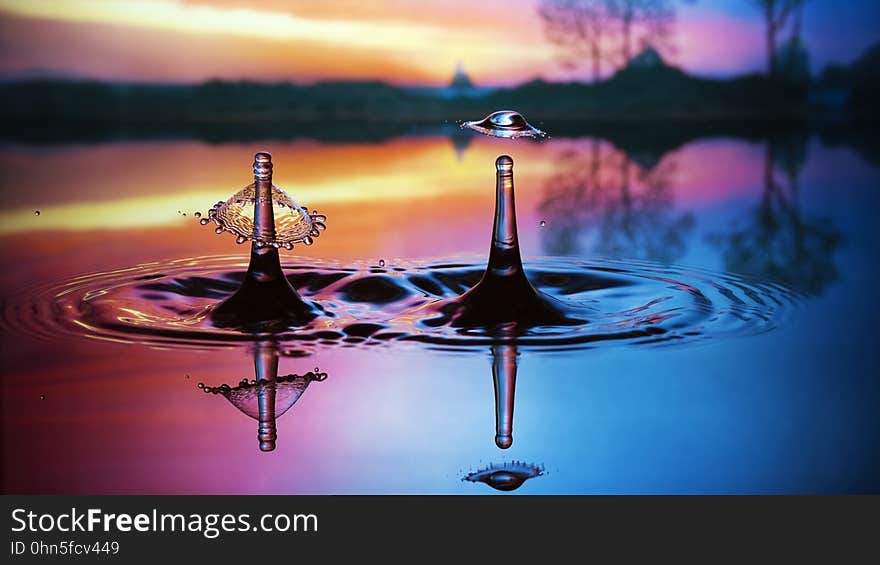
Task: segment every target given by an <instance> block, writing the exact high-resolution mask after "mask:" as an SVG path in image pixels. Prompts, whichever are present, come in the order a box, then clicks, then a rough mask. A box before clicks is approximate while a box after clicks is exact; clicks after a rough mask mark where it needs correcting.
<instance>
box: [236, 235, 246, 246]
mask: <svg viewBox="0 0 880 565" xmlns="http://www.w3.org/2000/svg"><path fill="white" fill-rule="evenodd" d="M245 241H247V238H246V237H245V236H243V235H240V236H238V237H236V238H235V243H237V244H239V245H241V244H242V243H244V242H245Z"/></svg>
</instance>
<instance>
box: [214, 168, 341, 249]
mask: <svg viewBox="0 0 880 565" xmlns="http://www.w3.org/2000/svg"><path fill="white" fill-rule="evenodd" d="M256 204H257V192H256V186H255V185H253V184H250V185H248V186H246V187H244V188H243V189H242V190H240V191H238V192H237V193H235V194H234V195H233V196H232V197H231V198H229V200H227V201H226V202H218V203H217V204H216V205H214V207H213V208H211V210H210V211H209V212H208V218H210V220H212V221H213V222H214V223H215V224H217V229H216V230H215V231H216V232H217V233H221V232H223V231H228V232H230V233H232V234H233V235H235V236H236V238H237V240H241V241H242V242H244V241H247V240H252V241H255V242H256V243H257V244H258V245H261V246H272V247H284V248H285V249H291V248H292V247H293V245H294V244H295V243H305V244H306V245H309V244H311V242H312V238H315V237H318V236H319V235H321V232H322V231H323V229H324V223H323V222H324V221H326V217H325V216H323V215H317V214H309V212H308V210H307V209H306V208H304V207H302V206H300V205H299V204H297V203H296V202H295V201H294V200H293V199H292V198H291V197H290V196H288V195H287V193H285V192H284V191H283V190H281V189H280V188H278V187H277V186H275V185H272V212H273V214H274V217H275V236H274V238H272V239H264V238H259V237H255V235H254V211H255V208H256Z"/></svg>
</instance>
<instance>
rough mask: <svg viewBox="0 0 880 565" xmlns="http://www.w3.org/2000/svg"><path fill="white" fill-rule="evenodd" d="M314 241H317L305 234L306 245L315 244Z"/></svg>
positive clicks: (304, 241)
mask: <svg viewBox="0 0 880 565" xmlns="http://www.w3.org/2000/svg"><path fill="white" fill-rule="evenodd" d="M314 242H315V240H314V239H312V237H311V236H308V235H307V236H305V237H304V238H303V243H305V244H306V245H311V244H313V243H314Z"/></svg>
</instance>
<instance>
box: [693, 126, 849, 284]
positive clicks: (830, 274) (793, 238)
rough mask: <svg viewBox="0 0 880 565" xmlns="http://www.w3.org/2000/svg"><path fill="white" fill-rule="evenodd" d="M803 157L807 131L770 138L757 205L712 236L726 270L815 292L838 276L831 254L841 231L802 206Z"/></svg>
mask: <svg viewBox="0 0 880 565" xmlns="http://www.w3.org/2000/svg"><path fill="white" fill-rule="evenodd" d="M806 157H807V137H806V136H805V135H800V136H795V135H789V136H785V137H777V138H772V137H771V138H769V139H768V140H767V141H766V144H765V152H764V172H763V184H764V190H763V193H762V195H761V200H760V202H759V204H758V206H757V207H756V208H754V210H753V212H752V213H751V215H750V216H749V217H748V218H747V220H746V221H745V222H744V223H742V224H740V225H738V226H735V227H733V229H732V230H731V231H730V232H729V233H727V234H724V235H713V236H711V237H710V240H711V241H713V242H714V243H715V244H716V245H718V246H719V247H721V248H722V250H723V260H724V264H725V268H726V269H727V270H729V271H732V272H736V273H741V274H746V275H754V276H756V277H760V278H763V279H768V280H773V281H776V282H780V283H783V284H785V285H786V286H789V287H791V288H793V289H796V290H799V291H801V292H803V293H805V294H808V295H814V296H817V295H819V294H821V293H822V291H823V290H824V289H825V287H827V286H828V284H830V283H832V282H834V280H835V279H837V268H836V266H835V264H834V253H835V251H836V250H837V248H838V247H839V245H840V243H841V235H840V232H839V231H838V230H837V228H836V227H835V226H833V225H832V224H831V222H830V220H828V219H823V218H810V217H806V216H805V214H804V213H803V212H802V211H801V207H800V203H799V192H800V183H799V177H800V172H801V169H802V168H803V165H804V162H805V161H806ZM778 172H781V173H782V179H781V180H780V177H779V175H778Z"/></svg>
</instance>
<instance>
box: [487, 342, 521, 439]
mask: <svg viewBox="0 0 880 565" xmlns="http://www.w3.org/2000/svg"><path fill="white" fill-rule="evenodd" d="M518 355H519V354H518V353H517V351H516V346H515V345H493V346H492V378H493V379H494V382H495V445H497V446H498V447H500V448H501V449H507V448H508V447H510V446H511V445H513V404H514V396H515V395H516V363H517V356H518Z"/></svg>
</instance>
